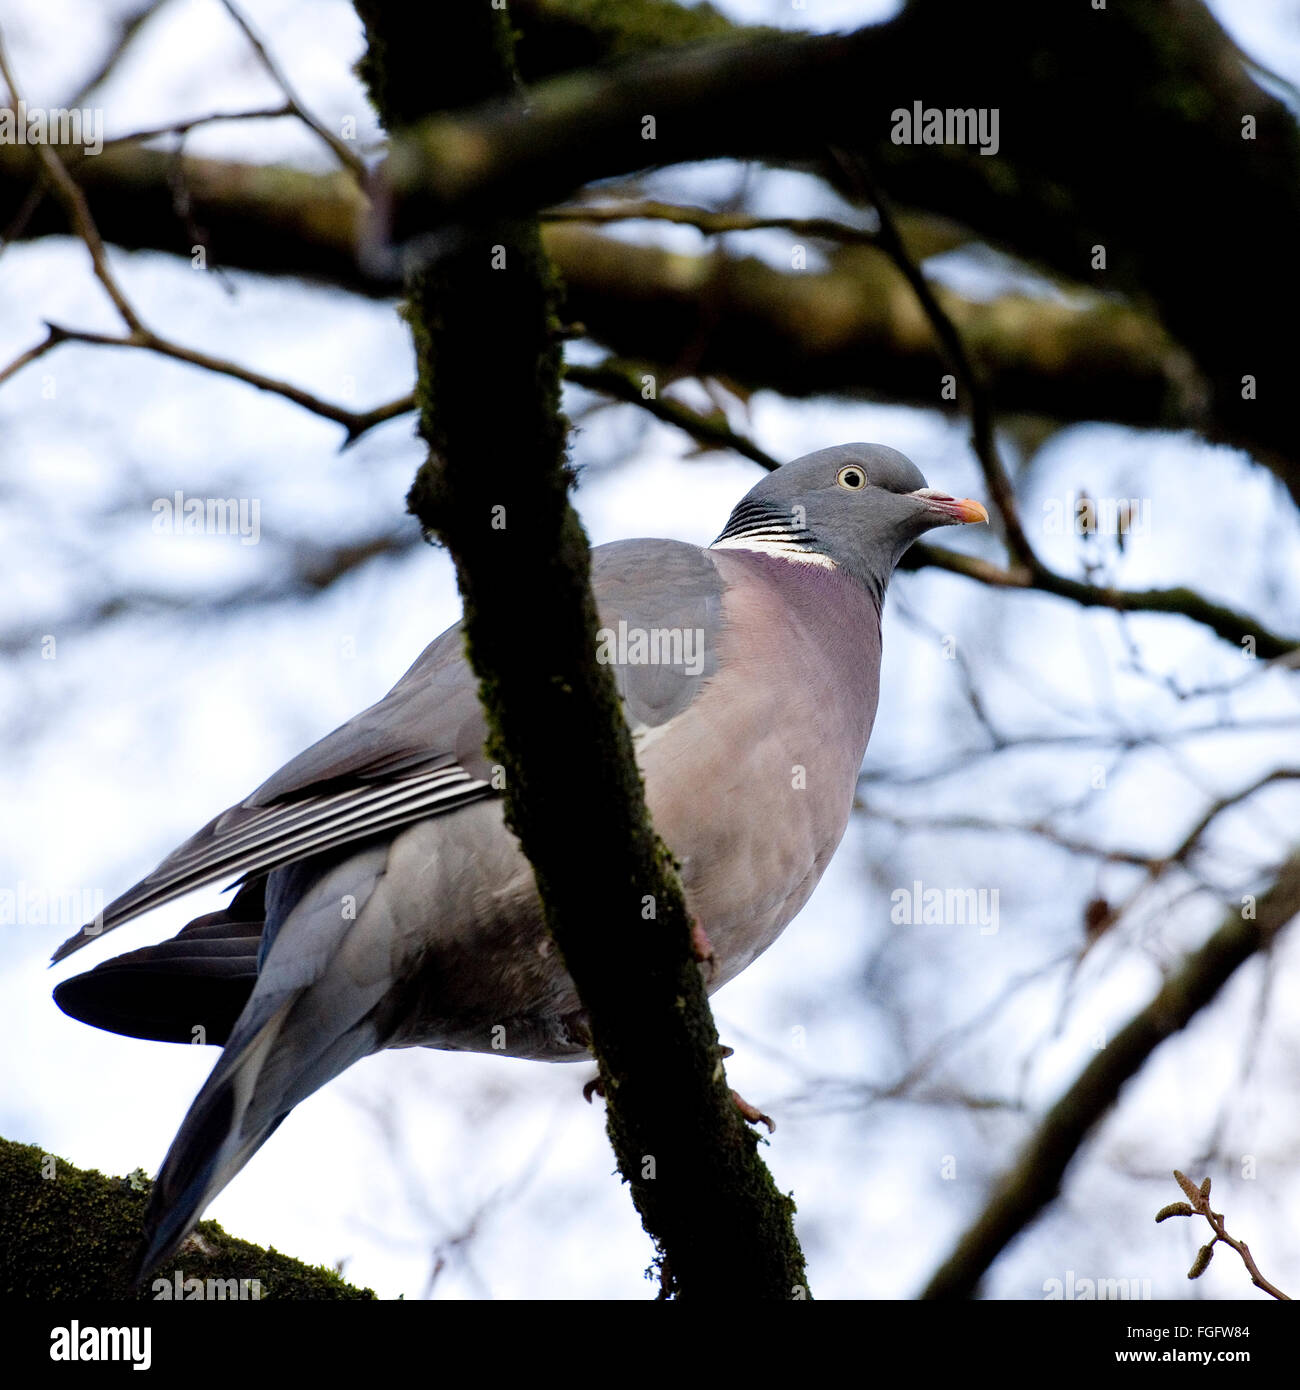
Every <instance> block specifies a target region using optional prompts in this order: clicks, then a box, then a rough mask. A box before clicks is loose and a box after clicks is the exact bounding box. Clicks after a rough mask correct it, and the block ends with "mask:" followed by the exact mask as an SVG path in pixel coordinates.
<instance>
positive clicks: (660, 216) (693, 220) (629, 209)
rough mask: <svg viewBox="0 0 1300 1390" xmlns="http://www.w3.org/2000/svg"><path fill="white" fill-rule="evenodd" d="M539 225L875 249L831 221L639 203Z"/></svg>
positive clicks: (562, 214) (551, 213) (869, 240)
mask: <svg viewBox="0 0 1300 1390" xmlns="http://www.w3.org/2000/svg"><path fill="white" fill-rule="evenodd" d="M537 216H538V219H539V220H540V221H542V222H593V223H602V224H603V223H607V222H634V221H643V222H672V223H675V224H677V225H678V226H683V227H694V228H695V229H696V230H697V231H701V232H703V233H705V235H706V236H722V235H725V234H726V233H727V232H763V231H778V232H791V233H793V234H794V235H795V236H800V237H815V238H818V239H820V240H823V241H838V242H843V243H845V244H847V245H850V246H873V247H878V246H879V241H878V239H877V237H876V234H875V232H873V231H871V230H870V229H869V228H866V227H851V226H849V224H848V223H847V222H837V221H835V219H834V218H831V217H754V216H751V215H750V214H748V213H742V212H713V211H710V210H709V209H708V208H701V207H691V206H687V205H680V204H677V203H661V202H658V201H656V200H654V199H642V200H635V201H628V202H623V203H595V204H586V203H566V204H564V205H562V206H560V207H554V208H546V209H544V210H543V211H541V212H539V213H538V214H537Z"/></svg>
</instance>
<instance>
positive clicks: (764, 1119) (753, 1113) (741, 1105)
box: [731, 1091, 776, 1134]
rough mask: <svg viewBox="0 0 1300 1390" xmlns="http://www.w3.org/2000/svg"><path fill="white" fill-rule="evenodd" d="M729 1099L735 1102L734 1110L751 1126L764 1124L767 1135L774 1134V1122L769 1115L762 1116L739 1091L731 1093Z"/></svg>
mask: <svg viewBox="0 0 1300 1390" xmlns="http://www.w3.org/2000/svg"><path fill="white" fill-rule="evenodd" d="M731 1099H732V1100H733V1101H735V1103H736V1109H737V1110H739V1111H740V1113H741V1115H743V1116H744V1118H745V1119H746V1120H747V1121H748V1122H749V1123H750V1124H751V1125H758V1124H764V1125H766V1126H767V1132H768V1133H769V1134H775V1133H776V1121H775V1120H774V1119H773V1118H772V1117H771V1116H770V1115H764V1114H763V1112H762V1111H761V1110H760V1109H759V1108H758V1107H757V1106H755V1105H750V1103H749V1102H748V1101H747V1100H746V1099H745V1097H744V1096H742V1095H741V1094H740V1092H739V1091H732V1093H731Z"/></svg>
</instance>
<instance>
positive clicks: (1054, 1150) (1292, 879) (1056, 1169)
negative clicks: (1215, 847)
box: [923, 851, 1300, 1299]
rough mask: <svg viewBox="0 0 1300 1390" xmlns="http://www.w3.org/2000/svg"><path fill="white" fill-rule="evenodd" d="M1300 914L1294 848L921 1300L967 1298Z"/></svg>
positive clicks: (1103, 1069)
mask: <svg viewBox="0 0 1300 1390" xmlns="http://www.w3.org/2000/svg"><path fill="white" fill-rule="evenodd" d="M1297 913H1300V851H1296V852H1295V853H1293V854H1292V855H1291V857H1290V858H1289V859H1288V860H1287V861H1286V862H1285V863H1284V864H1283V865H1282V867H1281V869H1280V871H1279V873H1278V876H1277V878H1276V880H1275V881H1274V884H1273V886H1272V888H1270V889H1269V890H1268V892H1266V893H1264V894H1263V895H1262V896H1260V898H1259V899H1258V902H1257V903H1255V904H1254V911H1253V912H1252V913H1251V915H1246V913H1245V912H1244V911H1243V910H1240V909H1238V910H1234V911H1232V912H1230V913H1228V915H1227V916H1226V917H1225V918H1224V919H1223V922H1222V925H1221V926H1220V927H1219V928H1218V930H1217V931H1216V932H1214V934H1213V935H1212V936H1211V937H1210V939H1209V940H1208V941H1207V942H1206V943H1205V944H1204V945H1203V946H1202V947H1200V949H1199V950H1196V951H1194V952H1192V953H1191V954H1190V955H1189V956H1188V957H1187V958H1186V960H1185V961H1184V963H1183V965H1182V967H1181V968H1180V969H1179V970H1178V971H1176V972H1175V973H1174V974H1173V975H1171V976H1170V977H1169V978H1168V979H1167V980H1166V981H1165V983H1164V986H1163V987H1162V988H1161V989H1160V991H1159V993H1158V994H1157V995H1156V996H1155V997H1154V998H1153V999H1152V1000H1151V1002H1150V1003H1149V1004H1148V1005H1147V1006H1146V1008H1145V1009H1143V1010H1142V1011H1141V1012H1140V1013H1138V1014H1137V1015H1136V1016H1135V1017H1134V1018H1133V1019H1131V1020H1130V1021H1129V1023H1128V1024H1126V1025H1125V1027H1124V1028H1122V1029H1121V1030H1120V1031H1119V1033H1117V1034H1116V1036H1115V1037H1114V1038H1113V1039H1111V1041H1110V1042H1109V1044H1108V1045H1107V1046H1106V1047H1105V1048H1104V1049H1103V1050H1102V1051H1100V1052H1099V1053H1098V1054H1097V1056H1096V1057H1095V1058H1094V1059H1093V1060H1092V1061H1091V1062H1090V1063H1089V1064H1088V1065H1087V1066H1086V1067H1085V1068H1084V1069H1083V1071H1082V1072H1081V1073H1080V1074H1079V1076H1078V1078H1077V1079H1076V1080H1075V1082H1074V1084H1073V1085H1072V1086H1071V1087H1070V1088H1069V1090H1068V1091H1066V1093H1065V1095H1063V1096H1062V1097H1061V1099H1060V1100H1059V1101H1057V1103H1056V1104H1055V1105H1054V1106H1052V1108H1051V1110H1050V1111H1048V1113H1047V1115H1046V1116H1044V1118H1043V1120H1042V1123H1041V1124H1040V1125H1039V1127H1038V1130H1037V1132H1036V1133H1035V1134H1034V1136H1033V1137H1032V1139H1031V1140H1030V1142H1029V1143H1028V1145H1027V1146H1026V1147H1025V1149H1024V1150H1023V1151H1022V1153H1021V1155H1020V1157H1019V1159H1018V1160H1017V1161H1016V1164H1015V1166H1014V1167H1013V1168H1012V1169H1011V1170H1010V1171H1009V1172H1008V1173H1007V1174H1006V1176H1005V1177H1004V1178H1003V1180H1002V1182H1001V1183H1000V1184H999V1186H998V1189H997V1191H996V1192H995V1193H994V1194H993V1196H992V1198H991V1199H990V1201H989V1202H988V1204H987V1206H986V1207H985V1209H984V1211H983V1212H981V1214H980V1215H979V1217H978V1218H977V1219H976V1220H975V1222H974V1223H973V1224H972V1225H971V1226H970V1227H969V1229H968V1230H967V1232H966V1234H965V1235H964V1236H962V1238H961V1240H960V1241H959V1242H958V1243H957V1246H956V1248H955V1249H954V1251H953V1252H952V1254H951V1255H950V1256H949V1257H948V1259H947V1260H946V1261H945V1262H944V1264H943V1265H942V1267H941V1268H940V1269H939V1270H938V1272H937V1273H936V1274H935V1275H934V1277H933V1278H932V1279H931V1281H930V1283H929V1286H928V1287H927V1288H926V1290H925V1293H924V1295H923V1296H924V1297H925V1298H934V1299H940V1298H966V1297H969V1296H970V1295H971V1294H973V1293H974V1292H975V1290H976V1288H977V1287H978V1285H979V1282H980V1280H981V1279H982V1278H983V1277H984V1275H985V1273H986V1272H987V1271H988V1269H989V1267H990V1265H992V1263H993V1261H994V1260H996V1259H997V1257H998V1256H999V1255H1000V1254H1001V1253H1002V1251H1003V1250H1004V1249H1005V1248H1006V1247H1007V1245H1008V1244H1010V1242H1011V1241H1012V1240H1014V1239H1015V1237H1016V1236H1017V1235H1018V1234H1019V1233H1020V1232H1021V1231H1022V1230H1024V1228H1025V1227H1026V1226H1027V1225H1029V1223H1030V1222H1031V1221H1033V1220H1034V1218H1035V1217H1036V1216H1037V1215H1038V1214H1039V1212H1041V1211H1042V1209H1043V1208H1044V1207H1045V1206H1047V1204H1048V1203H1049V1202H1050V1201H1051V1200H1052V1199H1053V1197H1055V1195H1056V1192H1057V1190H1058V1188H1059V1186H1060V1183H1061V1179H1062V1178H1063V1176H1064V1174H1065V1170H1066V1168H1067V1167H1068V1166H1069V1164H1070V1161H1071V1160H1072V1159H1073V1158H1074V1156H1075V1154H1076V1153H1077V1152H1078V1150H1079V1148H1080V1146H1081V1145H1082V1144H1083V1142H1084V1141H1085V1139H1086V1138H1087V1137H1088V1134H1089V1133H1090V1132H1091V1130H1092V1128H1093V1126H1094V1125H1095V1124H1096V1123H1097V1122H1098V1121H1099V1120H1100V1119H1101V1118H1102V1116H1103V1115H1105V1114H1106V1112H1107V1111H1108V1110H1109V1109H1110V1107H1111V1106H1112V1105H1113V1104H1114V1103H1115V1100H1116V1098H1117V1097H1118V1095H1119V1093H1120V1090H1121V1088H1122V1087H1123V1085H1124V1083H1125V1082H1126V1081H1128V1080H1129V1078H1130V1077H1132V1076H1133V1075H1134V1074H1135V1073H1136V1072H1137V1071H1138V1070H1139V1069H1140V1068H1141V1067H1142V1065H1143V1064H1144V1063H1145V1062H1146V1060H1147V1058H1148V1057H1149V1056H1150V1055H1151V1054H1152V1053H1153V1052H1154V1051H1155V1050H1156V1048H1157V1047H1159V1046H1160V1044H1161V1043H1162V1042H1164V1040H1165V1039H1166V1038H1168V1037H1170V1036H1171V1035H1172V1034H1174V1033H1176V1032H1177V1031H1178V1030H1179V1029H1181V1028H1184V1027H1186V1025H1187V1024H1188V1023H1189V1022H1190V1021H1191V1020H1192V1019H1193V1018H1194V1017H1195V1016H1196V1014H1197V1013H1199V1012H1200V1010H1201V1009H1203V1008H1204V1007H1205V1006H1206V1005H1207V1004H1209V1003H1210V1001H1211V1000H1212V999H1214V997H1215V996H1216V995H1217V994H1218V992H1219V990H1220V989H1221V988H1222V986H1223V985H1224V984H1225V983H1226V982H1227V981H1228V980H1229V979H1230V978H1231V976H1232V974H1233V972H1234V971H1236V969H1237V968H1238V966H1240V965H1241V964H1242V963H1243V962H1244V961H1246V960H1249V959H1250V957H1251V956H1252V955H1253V954H1254V953H1255V952H1256V951H1260V950H1264V949H1265V948H1267V947H1268V946H1269V945H1270V944H1271V943H1272V942H1273V940H1274V938H1275V937H1276V936H1277V935H1278V933H1279V932H1280V931H1281V930H1282V929H1283V928H1284V927H1285V926H1286V925H1287V923H1288V922H1290V921H1291V919H1292V918H1293V917H1294V916H1296V914H1297Z"/></svg>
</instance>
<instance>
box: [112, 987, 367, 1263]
mask: <svg viewBox="0 0 1300 1390" xmlns="http://www.w3.org/2000/svg"><path fill="white" fill-rule="evenodd" d="M313 995H314V991H313V990H312V989H310V988H308V989H303V990H296V991H291V992H288V993H281V994H280V995H279V996H278V997H277V998H275V999H272V1000H270V1001H260V1000H258V998H257V996H256V994H254V997H253V998H252V999H251V1000H250V1001H249V1005H248V1007H247V1008H246V1009H245V1011H244V1015H243V1017H241V1018H240V1020H239V1022H238V1023H237V1024H236V1025H235V1030H234V1032H233V1033H232V1034H231V1037H230V1041H229V1042H228V1043H227V1044H226V1049H225V1051H224V1052H223V1053H222V1054H221V1056H220V1058H219V1059H218V1061H217V1065H216V1066H215V1067H214V1068H213V1070H212V1074H211V1076H209V1077H208V1079H207V1081H206V1082H205V1083H204V1086H203V1089H202V1090H201V1091H200V1092H199V1093H198V1095H197V1096H196V1097H195V1098H194V1103H193V1104H192V1105H191V1106H190V1109H189V1113H188V1114H187V1115H186V1116H185V1119H184V1121H183V1123H182V1124H181V1127H180V1130H179V1131H178V1133H177V1135H176V1138H175V1139H173V1140H172V1145H171V1148H170V1149H169V1150H168V1151H167V1157H166V1158H165V1159H164V1160H163V1165H162V1167H161V1168H160V1169H159V1171H158V1177H157V1179H156V1181H155V1183H154V1189H153V1193H152V1195H151V1197H150V1201H149V1207H148V1210H147V1211H146V1213H145V1220H144V1228H145V1230H144V1245H143V1246H142V1253H141V1255H140V1258H139V1261H138V1263H137V1267H136V1278H137V1279H143V1278H145V1277H146V1276H147V1275H148V1274H150V1273H151V1272H152V1271H153V1270H155V1269H156V1268H157V1267H158V1266H159V1265H160V1264H162V1263H163V1261H165V1260H167V1259H168V1258H169V1257H170V1256H172V1255H173V1254H175V1252H176V1250H177V1249H178V1248H179V1246H180V1245H181V1243H182V1242H183V1241H184V1240H185V1238H186V1237H187V1236H188V1235H189V1233H190V1231H191V1230H193V1228H194V1226H195V1224H196V1223H197V1222H198V1221H199V1219H200V1218H201V1217H202V1215H203V1212H204V1211H205V1209H206V1208H207V1206H208V1204H209V1203H210V1202H211V1201H212V1200H213V1198H215V1197H216V1195H217V1194H218V1193H219V1192H220V1191H221V1190H222V1189H223V1188H224V1187H225V1186H226V1185H227V1183H229V1182H230V1181H231V1180H232V1179H233V1178H234V1177H235V1176H236V1175H237V1174H238V1173H239V1171H240V1170H241V1169H242V1168H243V1166H244V1165H245V1164H246V1163H247V1162H248V1161H249V1159H250V1158H252V1157H253V1155H254V1154H255V1153H256V1152H257V1151H258V1149H260V1148H261V1147H262V1145H263V1144H264V1143H266V1141H267V1140H268V1139H269V1138H270V1137H271V1135H272V1134H273V1133H274V1132H275V1130H276V1128H277V1127H278V1126H279V1124H280V1122H281V1121H282V1120H283V1119H284V1118H285V1116H286V1115H288V1113H289V1111H290V1110H292V1109H293V1107H294V1106H295V1105H297V1104H298V1103H299V1102H300V1101H302V1100H305V1099H306V1098H307V1096H309V1095H311V1094H312V1092H313V1091H316V1090H318V1089H319V1088H320V1087H321V1086H323V1085H325V1083H326V1082H327V1081H331V1080H332V1079H333V1078H334V1077H336V1076H337V1075H339V1073H340V1072H342V1071H344V1070H346V1068H348V1067H350V1066H351V1065H352V1063H353V1062H356V1061H358V1060H359V1059H360V1058H362V1057H364V1056H366V1055H367V1054H368V1053H370V1052H372V1051H373V1050H374V1047H375V1038H374V1032H373V1029H371V1028H369V1027H368V1026H366V1023H365V1022H364V1021H362V1022H360V1023H357V1022H352V1021H349V1022H347V1023H344V1024H343V1026H342V1027H338V1026H335V1027H331V1026H329V1023H328V1021H327V1020H323V1019H322V1017H321V1010H320V1009H319V1008H318V1007H317V1004H318V1001H317V1000H316V999H315V998H313Z"/></svg>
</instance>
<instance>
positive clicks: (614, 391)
mask: <svg viewBox="0 0 1300 1390" xmlns="http://www.w3.org/2000/svg"><path fill="white" fill-rule="evenodd" d="M564 378H565V380H566V381H571V382H573V384H574V385H575V386H582V387H585V388H586V389H587V390H589V391H599V392H601V394H602V395H606V396H611V397H613V399H615V400H618V401H623V402H624V403H625V404H628V405H635V406H638V407H639V408H640V409H642V410H644V411H646V412H647V413H648V414H650V415H653V416H654V418H655V419H656V420H662V421H664V423H665V424H669V425H675V426H676V427H677V428H678V429H679V430H683V431H685V433H687V434H689V435H690V436H691V438H692V439H694V440H695V441H696V442H697V443H700V444H703V445H705V447H707V448H710V449H732V450H734V451H735V452H736V453H738V454H743V455H744V457H745V458H747V459H753V461H754V462H755V463H758V464H761V465H762V466H763V467H764V468H767V469H769V470H770V469H775V468H779V467H780V466H781V465H780V463H779V462H778V461H777V460H776V459H774V458H773V457H772V455H771V454H769V453H767V452H766V451H765V450H763V449H760V448H759V446H758V445H757V444H755V443H754V441H753V440H752V439H749V438H747V437H746V436H745V435H743V434H739V433H738V432H737V431H735V430H733V429H732V428H731V426H730V425H728V424H727V422H726V421H725V420H720V419H717V418H714V417H711V416H707V415H700V414H697V412H695V411H694V410H691V409H690V407H689V406H685V405H683V404H682V403H681V402H680V401H674V400H670V399H669V398H668V397H666V396H661V395H660V394H659V392H658V391H657V390H656V391H655V394H654V395H653V396H651V397H650V398H648V399H647V397H646V396H645V394H644V392H643V389H642V385H641V382H640V380H639V377H638V375H637V373H636V372H635V369H634V368H633V367H632V366H631V365H630V364H628V363H621V362H619V361H617V360H616V359H615V358H612V357H610V358H606V359H605V361H604V362H601V363H599V364H598V365H596V366H594V367H584V366H580V365H579V364H577V363H572V362H571V363H568V364H567V365H566V366H565V369H564Z"/></svg>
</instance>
